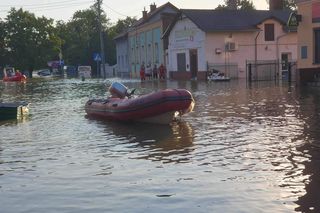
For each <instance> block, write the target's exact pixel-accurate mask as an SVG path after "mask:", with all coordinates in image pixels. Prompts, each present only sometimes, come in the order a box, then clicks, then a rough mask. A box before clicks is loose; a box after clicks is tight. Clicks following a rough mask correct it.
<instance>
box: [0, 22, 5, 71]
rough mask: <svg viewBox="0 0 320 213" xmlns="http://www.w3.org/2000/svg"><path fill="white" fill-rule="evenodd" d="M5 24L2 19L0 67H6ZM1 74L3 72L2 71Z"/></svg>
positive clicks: (0, 27)
mask: <svg viewBox="0 0 320 213" xmlns="http://www.w3.org/2000/svg"><path fill="white" fill-rule="evenodd" d="M4 24H5V23H4V22H3V21H2V20H1V19H0V67H1V65H2V66H4V65H6V64H5V63H6V46H5V29H4ZM0 72H1V70H0Z"/></svg>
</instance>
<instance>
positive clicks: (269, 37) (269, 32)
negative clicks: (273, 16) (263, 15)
mask: <svg viewBox="0 0 320 213" xmlns="http://www.w3.org/2000/svg"><path fill="white" fill-rule="evenodd" d="M264 40H265V41H274V24H265V25H264Z"/></svg>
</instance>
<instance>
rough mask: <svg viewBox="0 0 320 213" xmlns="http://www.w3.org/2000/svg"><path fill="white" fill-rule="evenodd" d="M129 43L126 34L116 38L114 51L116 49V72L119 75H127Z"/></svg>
mask: <svg viewBox="0 0 320 213" xmlns="http://www.w3.org/2000/svg"><path fill="white" fill-rule="evenodd" d="M128 45H129V43H128V38H127V36H124V37H122V38H119V39H117V40H116V51H117V72H118V73H119V75H120V76H122V75H128V73H129V70H130V67H129V53H128V49H129V46H128Z"/></svg>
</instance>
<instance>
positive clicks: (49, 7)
mask: <svg viewBox="0 0 320 213" xmlns="http://www.w3.org/2000/svg"><path fill="white" fill-rule="evenodd" d="M79 3H82V4H79ZM88 3H92V1H83V2H79V1H78V2H73V3H72V2H70V3H68V4H56V5H51V6H49V5H48V6H39V7H36V6H34V7H26V8H25V10H32V11H34V12H38V11H46V10H56V9H62V8H65V7H66V6H82V5H85V4H88ZM22 8H24V6H22ZM9 11H10V9H7V10H0V12H9Z"/></svg>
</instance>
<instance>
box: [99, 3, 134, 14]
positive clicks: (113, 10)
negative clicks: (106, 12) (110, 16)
mask: <svg viewBox="0 0 320 213" xmlns="http://www.w3.org/2000/svg"><path fill="white" fill-rule="evenodd" d="M103 5H104V6H105V7H107V8H109V9H110V10H112V11H113V12H114V13H116V14H118V15H120V16H124V17H128V15H124V14H123V13H120V12H118V11H116V10H115V9H113V8H112V7H110V6H108V5H107V4H105V3H103Z"/></svg>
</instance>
